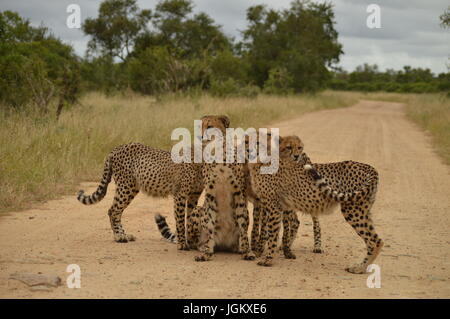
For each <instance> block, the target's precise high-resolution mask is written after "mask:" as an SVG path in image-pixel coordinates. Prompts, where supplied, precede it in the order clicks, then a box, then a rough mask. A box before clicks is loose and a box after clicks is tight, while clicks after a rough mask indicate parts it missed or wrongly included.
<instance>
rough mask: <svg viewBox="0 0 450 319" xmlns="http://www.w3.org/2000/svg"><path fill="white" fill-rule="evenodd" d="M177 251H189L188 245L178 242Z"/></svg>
mask: <svg viewBox="0 0 450 319" xmlns="http://www.w3.org/2000/svg"><path fill="white" fill-rule="evenodd" d="M177 249H178V250H189V245H188V244H186V242H179V243H178V244H177Z"/></svg>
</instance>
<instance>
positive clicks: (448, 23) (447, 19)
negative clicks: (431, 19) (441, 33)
mask: <svg viewBox="0 0 450 319" xmlns="http://www.w3.org/2000/svg"><path fill="white" fill-rule="evenodd" d="M439 19H440V20H441V26H442V27H443V28H450V6H448V8H447V9H446V10H445V11H444V13H443V14H441V15H440V16H439Z"/></svg>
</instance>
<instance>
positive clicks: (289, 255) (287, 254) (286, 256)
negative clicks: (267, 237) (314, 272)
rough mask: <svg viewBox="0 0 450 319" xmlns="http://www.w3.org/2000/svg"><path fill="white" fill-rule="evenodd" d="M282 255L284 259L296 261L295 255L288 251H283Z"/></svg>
mask: <svg viewBox="0 0 450 319" xmlns="http://www.w3.org/2000/svg"><path fill="white" fill-rule="evenodd" d="M283 253H284V257H285V258H287V259H296V258H297V256H295V254H294V253H293V252H292V251H291V250H290V249H285V250H283Z"/></svg>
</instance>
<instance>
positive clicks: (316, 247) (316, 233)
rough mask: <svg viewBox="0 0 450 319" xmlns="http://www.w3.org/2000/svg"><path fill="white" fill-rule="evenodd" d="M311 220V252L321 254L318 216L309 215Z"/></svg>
mask: <svg viewBox="0 0 450 319" xmlns="http://www.w3.org/2000/svg"><path fill="white" fill-rule="evenodd" d="M311 217H312V221H313V230H314V249H313V253H316V254H321V253H323V250H322V236H321V230H320V223H319V218H318V217H317V216H311Z"/></svg>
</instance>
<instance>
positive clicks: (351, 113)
mask: <svg viewBox="0 0 450 319" xmlns="http://www.w3.org/2000/svg"><path fill="white" fill-rule="evenodd" d="M271 126H272V127H279V128H280V132H281V134H282V135H287V134H298V135H299V136H301V138H302V139H303V141H304V142H305V148H306V151H307V152H308V153H309V155H310V156H311V158H312V160H313V161H315V162H330V161H341V160H347V159H352V160H355V161H361V162H366V163H368V164H371V165H373V166H374V167H376V168H377V169H378V171H379V173H380V186H379V192H378V198H377V201H376V203H375V205H374V207H373V219H374V222H375V225H376V227H377V231H378V233H379V235H380V236H381V237H382V238H383V239H384V241H385V246H384V249H383V251H382V252H381V255H380V256H379V258H378V259H377V261H376V263H377V264H378V265H379V266H380V268H381V288H380V289H377V288H373V289H370V288H368V287H367V284H366V280H367V277H368V276H367V275H354V274H350V273H347V272H345V271H344V268H345V267H346V266H348V265H351V264H354V263H355V262H360V261H361V259H362V257H363V255H364V254H365V247H364V244H363V241H362V240H361V239H360V238H359V237H358V236H357V235H356V234H355V233H354V231H353V230H352V228H351V227H350V226H349V225H348V224H347V223H346V222H345V220H344V219H343V217H342V215H341V213H340V212H339V211H336V212H335V213H334V214H332V215H329V216H324V217H323V218H322V219H321V223H322V234H323V235H322V242H323V247H324V250H325V252H324V253H323V254H313V253H312V248H313V237H312V224H311V220H310V218H309V217H308V216H303V215H302V216H300V218H301V222H302V224H301V226H300V232H299V235H298V238H297V239H296V241H295V243H294V246H293V251H294V252H295V253H296V254H297V259H296V260H287V259H284V258H282V257H281V256H280V257H278V258H277V259H276V262H275V265H274V266H273V267H271V268H263V267H259V266H257V265H256V262H248V261H244V260H241V259H240V256H239V255H234V254H226V253H219V254H217V255H216V257H215V258H214V260H213V261H211V262H208V263H196V262H194V260H193V259H194V256H195V254H196V252H193V251H177V250H176V247H175V245H173V244H170V243H167V242H165V241H163V240H161V238H160V235H159V233H158V231H157V228H156V226H155V224H154V221H153V216H154V214H155V213H162V214H163V215H166V216H167V215H169V216H170V218H168V221H169V222H170V224H171V226H172V227H173V225H174V223H173V218H172V208H171V207H172V200H171V199H170V198H168V199H152V198H148V197H145V196H144V195H141V194H139V195H138V196H137V198H136V199H135V200H134V201H133V203H132V204H131V205H130V207H129V208H128V209H127V210H126V211H125V213H124V217H123V222H124V226H125V229H126V230H127V231H128V233H131V234H134V235H136V236H137V241H136V242H132V243H127V244H118V243H115V242H114V241H113V237H112V233H111V230H110V225H109V219H108V217H107V215H106V213H107V210H108V208H109V205H110V203H111V200H112V196H113V189H114V187H113V185H111V187H110V189H109V191H108V194H107V196H106V198H105V199H104V200H103V201H102V202H100V203H99V204H97V205H93V206H83V205H81V204H80V203H78V202H77V200H76V198H75V196H68V197H64V198H62V199H60V200H54V201H50V202H48V203H46V204H43V205H41V206H39V207H37V208H35V209H31V210H28V211H23V212H13V213H9V214H6V215H4V216H2V217H1V218H0V251H1V252H0V297H2V298H5V297H12V298H52V297H59V298H66V297H70V298H104V297H118V298H123V297H131V298H320V297H328V298H330V297H331V298H335V297H337V298H348V297H351V298H416V297H417V298H431V297H438V298H449V297H450V285H449V279H450V269H449V268H450V264H449V263H450V258H449V257H450V227H449V225H450V175H449V168H448V167H447V166H445V165H444V164H442V162H441V161H440V160H439V158H438V157H437V156H436V155H435V154H434V153H433V151H432V149H431V147H430V143H429V140H428V138H427V137H426V136H425V134H424V133H423V132H421V131H420V130H419V129H418V128H416V127H415V126H414V125H413V124H412V123H410V122H409V121H407V120H406V119H405V117H404V115H403V112H402V105H401V104H396V103H386V102H373V101H361V102H360V103H358V104H357V105H355V106H353V107H350V108H345V109H339V110H332V111H321V112H316V113H310V114H307V115H305V116H302V117H299V118H296V119H293V120H289V121H285V122H282V123H275V124H273V125H271ZM100 175H101V172H99V178H100ZM96 186H97V184H96V183H86V184H85V185H82V187H83V188H84V189H85V190H87V191H93V190H94V189H95V188H96ZM69 264H78V265H79V266H80V268H81V288H80V289H69V288H67V287H66V286H65V281H66V278H67V276H68V275H69V274H68V273H67V272H66V267H67V265H69ZM16 272H25V273H39V272H41V273H43V274H53V275H58V276H60V277H61V278H62V279H63V283H64V285H63V286H60V287H58V288H54V289H52V291H50V292H42V291H38V292H36V291H31V290H30V288H29V287H27V286H26V285H25V284H23V283H21V282H18V281H15V280H12V279H9V276H10V274H13V273H16Z"/></svg>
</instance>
